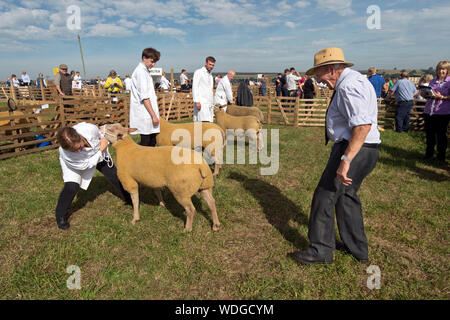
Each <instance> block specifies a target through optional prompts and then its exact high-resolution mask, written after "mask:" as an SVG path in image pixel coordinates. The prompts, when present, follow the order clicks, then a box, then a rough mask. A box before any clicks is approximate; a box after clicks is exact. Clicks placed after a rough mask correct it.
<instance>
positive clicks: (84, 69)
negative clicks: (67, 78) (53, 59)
mask: <svg viewBox="0 0 450 320" xmlns="http://www.w3.org/2000/svg"><path fill="white" fill-rule="evenodd" d="M78 45H79V46H80V54H81V63H82V64H83V74H84V80H86V79H87V78H86V67H85V66H84V58H83V49H81V40H80V35H79V34H78Z"/></svg>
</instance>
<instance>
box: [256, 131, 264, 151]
mask: <svg viewBox="0 0 450 320" xmlns="http://www.w3.org/2000/svg"><path fill="white" fill-rule="evenodd" d="M257 139H258V140H257V144H258V151H261V150H262V149H263V136H262V132H261V131H259V132H258V134H257Z"/></svg>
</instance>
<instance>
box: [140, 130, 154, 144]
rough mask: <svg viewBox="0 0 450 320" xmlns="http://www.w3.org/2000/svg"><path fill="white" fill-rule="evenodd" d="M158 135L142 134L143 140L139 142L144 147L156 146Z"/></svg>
mask: <svg viewBox="0 0 450 320" xmlns="http://www.w3.org/2000/svg"><path fill="white" fill-rule="evenodd" d="M156 135H157V133H152V134H141V141H140V142H139V144H140V145H141V146H144V147H154V146H156Z"/></svg>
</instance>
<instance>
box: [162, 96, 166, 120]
mask: <svg viewBox="0 0 450 320" xmlns="http://www.w3.org/2000/svg"><path fill="white" fill-rule="evenodd" d="M162 111H163V118H164V119H165V118H166V95H165V94H163V95H162Z"/></svg>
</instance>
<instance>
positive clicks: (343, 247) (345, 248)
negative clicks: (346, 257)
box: [335, 240, 369, 264]
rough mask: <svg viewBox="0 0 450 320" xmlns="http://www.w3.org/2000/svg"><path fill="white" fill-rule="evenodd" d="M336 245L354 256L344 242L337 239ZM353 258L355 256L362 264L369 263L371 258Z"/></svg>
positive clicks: (338, 248)
mask: <svg viewBox="0 0 450 320" xmlns="http://www.w3.org/2000/svg"><path fill="white" fill-rule="evenodd" d="M335 246H336V250H338V251H342V252H345V253H347V254H351V255H352V256H353V254H352V253H351V251H350V249H349V248H348V247H347V246H346V245H345V244H344V243H343V242H341V241H338V240H336V243H335ZM353 258H355V259H356V260H358V261H359V262H360V263H362V264H367V263H368V262H369V259H359V258H357V257H355V256H353Z"/></svg>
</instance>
